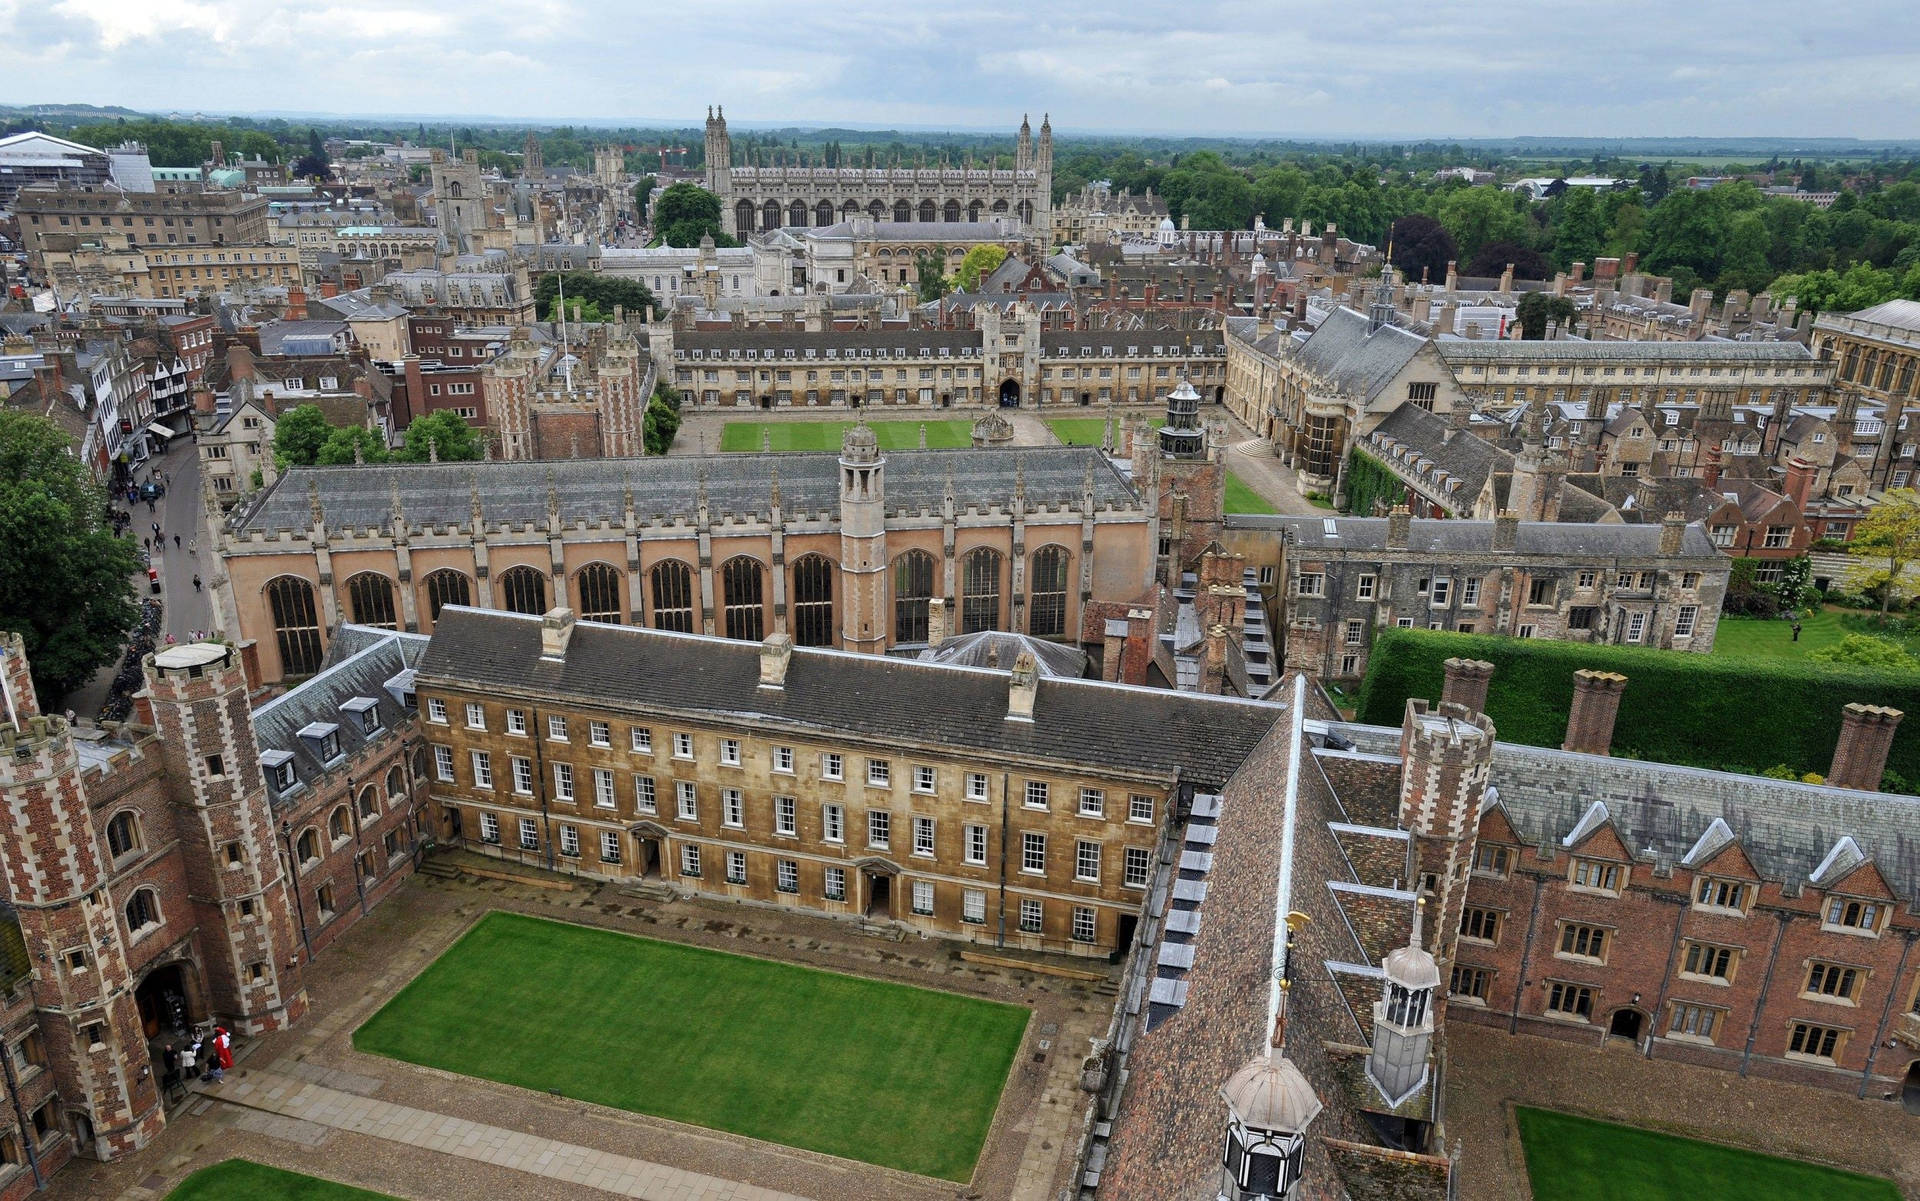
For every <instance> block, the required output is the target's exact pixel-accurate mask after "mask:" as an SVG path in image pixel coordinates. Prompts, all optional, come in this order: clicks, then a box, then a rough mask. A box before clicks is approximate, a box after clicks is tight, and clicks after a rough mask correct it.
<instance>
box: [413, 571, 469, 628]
mask: <svg viewBox="0 0 1920 1201" xmlns="http://www.w3.org/2000/svg"><path fill="white" fill-rule="evenodd" d="M422 582H423V583H424V584H425V585H426V588H427V615H428V616H429V617H430V618H432V619H433V620H434V621H438V620H440V610H441V608H443V607H444V606H446V605H471V604H472V603H473V583H472V581H470V580H468V579H467V577H466V576H465V575H463V574H462V573H460V572H457V571H455V570H453V569H452V568H451V567H443V568H441V569H440V570H439V571H435V572H431V573H429V574H428V576H427V578H426V579H425V580H424V581H422Z"/></svg>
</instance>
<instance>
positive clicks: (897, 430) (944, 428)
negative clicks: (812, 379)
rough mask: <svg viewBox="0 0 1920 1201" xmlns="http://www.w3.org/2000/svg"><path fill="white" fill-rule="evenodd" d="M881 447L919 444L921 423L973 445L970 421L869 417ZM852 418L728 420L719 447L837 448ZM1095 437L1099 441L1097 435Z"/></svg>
mask: <svg viewBox="0 0 1920 1201" xmlns="http://www.w3.org/2000/svg"><path fill="white" fill-rule="evenodd" d="M867 424H868V425H870V426H872V427H873V433H874V437H876V438H878V439H879V441H880V449H881V450H913V449H916V448H917V447H918V446H919V445H920V427H921V426H922V425H924V426H926V427H927V446H928V447H929V448H930V449H933V450H951V449H953V448H955V447H962V446H971V445H973V422H971V421H870V422H868V423H867ZM853 426H854V423H853V422H851V421H729V422H727V424H726V427H725V428H724V429H722V430H721V431H720V449H721V450H724V451H757V450H759V449H760V448H761V445H762V443H763V442H764V440H765V437H764V434H763V431H766V432H770V433H771V434H772V436H773V449H775V450H839V449H840V440H841V438H843V437H845V436H846V432H847V431H848V430H850V429H852V428H853ZM1095 441H1098V439H1097V438H1096V439H1095Z"/></svg>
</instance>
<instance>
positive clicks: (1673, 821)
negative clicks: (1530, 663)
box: [1335, 679, 1920, 903]
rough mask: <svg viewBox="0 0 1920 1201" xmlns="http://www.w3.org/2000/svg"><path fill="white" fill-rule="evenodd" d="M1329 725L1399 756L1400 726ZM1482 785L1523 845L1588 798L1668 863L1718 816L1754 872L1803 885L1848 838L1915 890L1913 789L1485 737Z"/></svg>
mask: <svg viewBox="0 0 1920 1201" xmlns="http://www.w3.org/2000/svg"><path fill="white" fill-rule="evenodd" d="M1494 686H1495V687H1496V688H1497V687H1499V683H1498V680H1497V679H1496V681H1495V684H1494ZM1628 687H1629V700H1628V703H1629V704H1631V703H1632V700H1631V687H1632V686H1631V685H1629V686H1628ZM1335 728H1336V729H1337V730H1338V731H1339V732H1340V733H1341V734H1342V735H1344V736H1346V737H1347V738H1349V739H1351V740H1352V741H1354V742H1355V743H1357V744H1359V747H1360V749H1361V750H1363V751H1370V752H1374V753H1378V754H1388V755H1397V754H1398V753H1399V746H1400V731H1399V730H1395V729H1389V728H1387V727H1382V726H1358V725H1341V726H1337V727H1335ZM1488 781H1489V783H1491V784H1492V785H1493V787H1494V789H1495V790H1496V791H1497V792H1498V794H1499V800H1500V807H1501V808H1502V809H1503V810H1505V811H1506V814H1507V818H1508V820H1509V821H1511V822H1512V823H1513V826H1514V830H1515V832H1516V833H1518V834H1519V835H1520V837H1521V838H1523V839H1525V840H1526V841H1527V842H1529V843H1539V842H1543V841H1548V840H1551V841H1553V842H1559V841H1560V840H1561V839H1563V838H1565V837H1566V836H1567V835H1568V834H1569V833H1571V832H1572V831H1573V829H1574V827H1575V826H1577V825H1578V824H1579V823H1580V819H1581V817H1582V815H1584V814H1585V813H1586V811H1587V810H1588V809H1590V808H1591V807H1592V806H1593V804H1594V802H1596V801H1598V802H1600V803H1601V804H1603V805H1605V806H1606V810H1607V814H1608V816H1609V817H1611V818H1612V820H1613V823H1614V826H1615V827H1616V828H1617V829H1618V830H1619V831H1620V835H1621V839H1622V841H1624V842H1625V843H1626V844H1627V847H1628V848H1629V849H1631V850H1632V851H1633V852H1634V853H1635V854H1642V853H1644V852H1645V851H1647V850H1651V851H1653V852H1654V854H1656V855H1658V856H1660V857H1662V858H1670V859H1672V860H1673V861H1674V862H1676V863H1677V862H1679V860H1680V859H1681V858H1683V857H1684V856H1685V855H1686V853H1687V852H1688V851H1689V850H1690V849H1692V847H1693V844H1694V843H1696V842H1698V841H1699V839H1700V837H1701V835H1703V834H1705V833H1706V832H1707V828H1708V827H1709V826H1711V825H1712V824H1713V822H1714V819H1715V818H1719V819H1720V820H1722V821H1724V822H1726V824H1727V826H1728V827H1729V828H1730V829H1731V830H1732V831H1733V835H1734V838H1735V839H1736V840H1737V841H1738V842H1739V844H1740V848H1741V850H1743V851H1745V852H1746V854H1747V857H1748V859H1750V860H1751V861H1752V862H1753V866H1754V868H1755V869H1756V870H1757V871H1758V872H1759V873H1760V874H1761V876H1762V877H1764V878H1766V879H1769V880H1773V881H1776V882H1783V883H1786V884H1789V885H1801V884H1805V883H1807V882H1808V880H1809V878H1810V877H1811V876H1812V874H1813V871H1814V869H1815V868H1817V867H1818V866H1820V863H1821V861H1822V860H1824V859H1825V858H1826V857H1827V853H1828V852H1829V851H1831V850H1833V847H1834V844H1835V843H1836V842H1838V841H1839V840H1840V839H1841V838H1852V839H1853V840H1854V842H1856V843H1858V844H1859V846H1860V849H1861V850H1862V851H1863V852H1865V853H1866V856H1867V858H1868V859H1870V860H1871V861H1872V862H1873V864H1874V866H1875V867H1877V868H1879V870H1880V873H1881V874H1882V875H1883V876H1885V877H1886V879H1887V883H1888V884H1889V885H1891V886H1892V888H1893V890H1894V892H1895V893H1896V894H1897V895H1899V896H1900V897H1901V898H1902V899H1904V900H1906V901H1908V902H1909V903H1911V902H1913V901H1914V899H1915V898H1916V897H1920V797H1911V796H1900V795H1895V794H1891V793H1879V792H1857V791H1854V790H1852V789H1846V788H1827V787H1824V786H1821V785H1815V784H1801V783H1798V782H1795V781H1791V780H1772V779H1768V778H1766V777H1764V776H1742V775H1736V774H1734V773H1732V772H1717V771H1707V770H1704V769H1702V768H1696V767H1675V766H1673V765H1670V764H1664V763H1646V762H1642V761H1640V760H1634V759H1616V758H1602V757H1600V756H1597V755H1581V754H1575V753H1572V752H1568V751H1557V750H1552V749H1549V748H1546V747H1533V746H1521V745H1520V744H1518V743H1511V742H1499V743H1496V744H1495V747H1494V752H1493V768H1492V771H1491V772H1490V773H1489V775H1488Z"/></svg>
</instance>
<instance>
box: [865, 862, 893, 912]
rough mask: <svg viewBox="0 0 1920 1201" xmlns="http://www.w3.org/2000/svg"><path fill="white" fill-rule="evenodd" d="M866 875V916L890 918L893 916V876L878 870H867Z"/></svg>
mask: <svg viewBox="0 0 1920 1201" xmlns="http://www.w3.org/2000/svg"><path fill="white" fill-rule="evenodd" d="M866 876H867V914H866V915H867V916H868V917H876V918H891V917H892V916H893V877H892V876H887V875H882V874H881V873H879V872H868V873H866Z"/></svg>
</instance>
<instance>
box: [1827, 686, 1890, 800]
mask: <svg viewBox="0 0 1920 1201" xmlns="http://www.w3.org/2000/svg"><path fill="white" fill-rule="evenodd" d="M1904 716H1905V714H1903V713H1902V712H1901V711H1900V710H1898V709H1889V708H1887V707H1885V706H1884V705H1863V704H1861V703H1859V702H1858V701H1855V702H1854V703H1853V704H1851V705H1848V706H1847V707H1846V708H1845V709H1842V710H1841V711H1840V741H1839V742H1837V743H1835V744H1834V748H1833V766H1832V767H1831V768H1829V769H1828V771H1827V784H1828V785H1829V786H1831V787H1834V788H1855V789H1859V790H1860V791H1862V792H1879V791H1880V777H1881V776H1883V775H1885V774H1886V770H1887V754H1888V752H1890V751H1892V750H1893V732H1894V730H1896V729H1897V728H1899V725H1900V719H1901V718H1902V717H1904Z"/></svg>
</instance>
